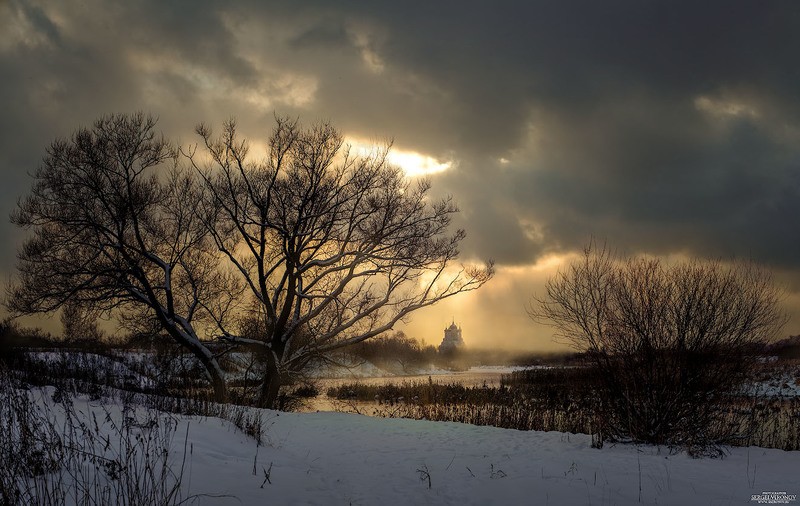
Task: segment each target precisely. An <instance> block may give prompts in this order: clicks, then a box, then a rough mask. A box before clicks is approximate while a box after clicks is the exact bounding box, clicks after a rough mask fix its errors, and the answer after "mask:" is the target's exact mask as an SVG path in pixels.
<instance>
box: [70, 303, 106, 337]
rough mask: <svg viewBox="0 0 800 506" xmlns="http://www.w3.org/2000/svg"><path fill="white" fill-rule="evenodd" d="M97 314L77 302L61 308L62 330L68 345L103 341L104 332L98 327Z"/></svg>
mask: <svg viewBox="0 0 800 506" xmlns="http://www.w3.org/2000/svg"><path fill="white" fill-rule="evenodd" d="M97 316H98V315H97V314H96V312H95V311H91V310H89V309H87V308H86V307H83V306H81V305H80V304H78V303H76V302H75V301H68V302H67V303H66V304H64V305H63V306H62V307H61V328H62V333H63V336H64V340H65V341H67V342H68V343H82V342H97V341H100V340H102V339H103V331H102V330H100V328H99V327H98V325H97Z"/></svg>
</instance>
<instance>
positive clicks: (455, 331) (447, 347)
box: [439, 320, 464, 353]
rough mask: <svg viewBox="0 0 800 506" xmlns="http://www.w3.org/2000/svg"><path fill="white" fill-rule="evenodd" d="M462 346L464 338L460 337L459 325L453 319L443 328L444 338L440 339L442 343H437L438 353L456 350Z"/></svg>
mask: <svg viewBox="0 0 800 506" xmlns="http://www.w3.org/2000/svg"><path fill="white" fill-rule="evenodd" d="M463 346H464V340H463V339H462V338H461V327H458V326H457V325H456V322H455V320H453V323H452V324H451V325H450V326H449V327H447V328H446V329H444V339H442V344H440V345H439V353H446V352H449V351H453V350H457V349H459V348H462V347H463Z"/></svg>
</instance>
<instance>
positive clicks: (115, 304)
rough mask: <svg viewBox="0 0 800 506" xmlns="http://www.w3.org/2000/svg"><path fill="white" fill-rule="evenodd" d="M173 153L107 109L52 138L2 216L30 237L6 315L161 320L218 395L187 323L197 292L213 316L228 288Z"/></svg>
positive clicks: (134, 120)
mask: <svg viewBox="0 0 800 506" xmlns="http://www.w3.org/2000/svg"><path fill="white" fill-rule="evenodd" d="M177 161H178V157H177V150H176V149H175V148H174V147H173V146H172V145H170V143H168V142H167V141H166V140H164V138H163V137H161V136H160V135H159V134H157V133H156V131H155V120H154V119H153V118H150V117H146V116H144V115H143V114H136V115H132V116H128V115H112V116H107V117H104V118H101V119H100V120H98V121H97V122H95V124H94V126H93V127H92V128H81V129H79V130H78V131H77V132H76V133H75V134H74V135H73V136H72V137H71V138H70V139H68V140H65V139H59V140H56V141H55V142H53V143H52V144H51V145H50V147H49V148H48V150H47V154H46V156H45V157H44V160H43V163H42V165H41V166H40V167H39V168H38V170H37V171H36V172H35V174H34V178H35V182H34V185H33V188H32V190H31V193H30V195H28V196H27V197H26V198H25V199H24V200H22V201H20V203H19V208H18V210H17V211H16V212H15V213H14V214H13V215H12V221H13V222H15V223H16V224H18V225H19V226H22V227H25V228H27V229H29V230H30V231H31V232H32V236H31V237H30V238H29V239H28V240H27V241H26V242H25V243H24V245H23V247H22V249H21V251H20V253H19V278H18V280H17V281H16V283H15V284H13V285H12V286H11V287H10V288H9V291H8V294H7V299H6V305H7V306H8V307H9V308H10V309H11V310H12V311H13V312H14V313H15V314H17V315H20V314H31V313H38V312H49V311H54V310H56V309H58V308H59V307H62V306H64V305H67V306H68V307H69V305H78V306H82V307H86V308H90V309H91V310H94V311H101V312H106V313H112V312H113V313H116V314H118V315H120V316H122V317H123V320H125V321H128V322H136V323H137V324H139V325H141V324H142V323H145V322H147V323H149V324H150V326H151V327H154V328H163V329H164V330H165V331H166V332H167V333H168V334H169V335H170V336H171V337H172V338H173V339H174V340H175V341H176V342H178V343H179V344H181V345H182V346H183V347H185V348H186V349H187V350H189V351H190V352H191V353H192V354H194V356H195V357H197V358H198V359H199V361H200V362H201V363H202V364H203V366H204V367H205V370H206V371H207V374H208V377H209V379H210V381H211V383H212V384H213V387H214V391H215V395H216V398H217V399H218V400H223V399H224V398H225V396H226V386H225V381H224V377H223V373H222V371H221V369H220V367H219V364H218V362H217V359H216V356H215V355H214V353H213V352H212V350H211V349H210V348H209V346H208V345H207V342H206V341H204V340H203V339H202V336H201V335H199V332H198V328H202V326H203V319H204V317H205V316H206V314H207V311H206V308H207V306H208V305H209V301H214V306H215V309H217V311H216V313H217V314H219V313H220V311H219V308H221V307H223V306H224V305H225V301H226V300H230V298H231V297H232V296H233V294H235V292H234V291H232V290H231V285H230V284H229V283H227V281H226V278H225V276H223V275H222V274H220V273H219V272H218V271H217V270H216V264H217V258H216V257H215V255H216V252H215V250H214V249H213V248H208V247H206V246H208V244H209V243H208V236H207V233H206V230H205V227H204V226H203V224H202V223H201V222H199V220H198V219H197V214H196V213H195V206H196V205H197V201H198V199H199V198H200V196H201V191H200V189H199V188H198V185H197V184H196V181H194V180H193V179H192V177H190V176H188V175H187V174H184V173H182V172H181V171H180V170H178V168H177ZM212 323H213V322H212ZM198 325H200V326H198Z"/></svg>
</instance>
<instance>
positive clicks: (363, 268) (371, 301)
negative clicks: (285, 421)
mask: <svg viewBox="0 0 800 506" xmlns="http://www.w3.org/2000/svg"><path fill="white" fill-rule="evenodd" d="M197 133H198V134H199V135H200V136H201V137H202V140H203V145H204V147H205V150H206V153H207V154H208V155H209V156H210V157H211V159H212V160H213V162H212V164H211V165H203V164H202V162H200V161H199V156H198V155H197V154H196V153H191V154H190V155H189V156H190V159H191V160H192V163H193V164H194V166H195V167H196V168H197V169H198V173H199V174H201V175H202V178H203V181H204V183H205V191H206V196H205V197H206V198H205V199H204V200H203V202H204V204H205V205H206V208H205V209H204V210H203V214H204V221H205V223H206V226H207V228H208V232H209V234H210V236H211V237H212V238H213V240H214V241H215V243H216V245H217V247H218V249H219V251H220V252H221V253H222V254H223V255H224V256H225V257H226V258H227V259H228V261H229V263H230V266H231V267H232V270H233V271H234V272H236V273H237V274H238V276H239V277H240V279H241V281H242V282H243V284H244V285H245V286H246V287H247V289H248V291H249V294H250V297H251V299H252V301H251V302H253V303H254V304H255V308H256V309H255V310H254V312H253V315H254V316H255V317H257V318H259V319H261V324H260V325H259V326H257V328H259V329H261V331H260V333H259V335H258V337H257V338H253V337H245V336H243V335H241V334H240V333H238V334H237V332H236V329H235V328H233V327H232V326H231V325H229V324H226V322H225V321H223V319H222V318H220V319H218V322H217V323H218V324H219V325H220V327H222V328H224V329H225V332H224V335H223V339H225V340H226V341H228V342H229V343H232V344H242V343H247V344H250V345H255V346H257V347H260V349H261V350H262V353H263V357H264V360H265V366H266V367H265V370H264V373H263V378H262V382H261V391H260V395H259V403H260V405H262V406H274V405H275V403H276V399H277V396H278V392H279V388H280V386H281V384H282V383H283V382H285V381H286V379H287V378H288V377H289V376H291V375H292V374H294V373H296V372H298V371H301V370H302V369H303V368H304V367H306V366H307V365H308V364H309V363H310V362H311V361H313V360H315V359H318V358H321V357H324V356H325V355H326V354H328V353H329V352H331V351H333V350H336V349H338V348H342V347H345V346H349V345H352V344H355V343H358V342H361V341H364V340H366V339H369V338H371V337H373V336H377V335H379V334H381V333H382V332H385V331H387V330H389V329H391V328H392V326H393V325H394V324H395V323H397V322H398V321H400V320H401V319H403V318H404V317H406V316H408V315H410V314H411V313H412V312H414V311H416V310H418V309H421V308H423V307H426V306H430V305H431V304H435V303H436V302H438V301H441V300H443V299H445V298H448V297H451V296H454V295H456V294H458V293H462V292H466V291H469V290H474V289H476V288H478V287H480V286H481V285H483V284H484V283H485V282H486V281H487V280H489V278H490V277H491V276H492V273H493V270H492V266H491V264H490V263H489V264H487V265H485V266H482V267H465V266H460V265H454V263H455V262H456V260H457V257H458V244H459V243H460V241H461V240H462V239H463V238H464V231H463V230H458V231H456V232H455V233H453V234H452V235H448V231H447V229H448V225H449V224H450V219H451V216H452V215H453V214H454V213H456V212H457V209H456V207H455V205H454V204H453V202H452V200H451V199H449V198H448V199H444V200H441V201H435V202H431V201H430V198H429V197H428V190H429V188H430V183H429V182H428V181H425V180H423V181H419V182H414V181H411V180H409V179H407V178H406V177H405V176H404V174H403V172H402V170H401V169H399V168H397V167H394V166H392V165H390V164H389V163H387V159H386V154H387V152H388V148H387V149H384V150H377V151H376V152H374V153H372V154H371V155H368V156H354V155H353V153H351V152H350V150H349V149H348V147H347V146H345V145H344V143H343V138H342V135H341V134H340V133H339V132H338V131H336V130H335V129H334V128H333V127H332V126H330V125H328V124H320V125H316V126H314V127H312V128H309V129H303V128H301V127H300V126H299V125H298V123H297V122H296V121H290V120H287V119H284V118H276V125H275V129H274V132H273V133H272V135H271V137H270V138H269V146H268V153H267V156H266V159H265V160H264V161H263V162H260V163H256V162H252V161H250V159H249V158H248V156H247V155H248V144H247V142H246V141H243V140H240V139H239V138H238V137H237V134H236V127H235V124H234V122H232V121H231V122H228V123H227V124H225V126H224V129H223V132H222V135H221V136H220V137H218V138H215V137H213V136H212V133H211V131H210V130H209V129H208V128H207V127H205V126H203V125H201V126H199V127H198V128H197ZM251 328H252V326H251Z"/></svg>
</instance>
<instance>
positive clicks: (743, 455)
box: [37, 393, 800, 506]
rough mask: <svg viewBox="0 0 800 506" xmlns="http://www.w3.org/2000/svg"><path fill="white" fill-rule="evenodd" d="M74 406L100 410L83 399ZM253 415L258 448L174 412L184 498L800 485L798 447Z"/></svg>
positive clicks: (663, 497) (709, 496)
mask: <svg viewBox="0 0 800 506" xmlns="http://www.w3.org/2000/svg"><path fill="white" fill-rule="evenodd" d="M51 397H52V396H51V395H50V393H46V394H45V395H41V396H37V398H38V399H39V401H38V402H40V403H51V402H52V400H51ZM75 408H76V410H77V411H79V412H81V413H86V414H87V417H88V416H89V415H88V414H89V413H91V412H95V413H96V415H97V416H98V417H101V416H108V415H107V414H104V413H105V411H103V406H102V405H101V404H100V403H99V402H93V401H92V402H90V401H88V400H87V399H86V398H83V397H80V398H78V399H76V400H75ZM106 409H109V411H110V412H111V413H112V414H113V413H115V412H116V413H119V412H120V410H121V407H120V406H118V405H114V404H112V405H111V406H110V408H109V406H108V405H106ZM117 416H118V415H117ZM263 419H264V422H263V423H264V426H265V429H266V434H267V440H268V441H267V443H266V445H265V446H262V447H257V445H256V443H255V441H254V440H253V439H251V438H250V437H248V436H246V435H245V434H243V433H241V432H240V431H239V430H238V429H236V428H235V427H234V426H233V425H232V424H231V423H230V422H227V421H224V420H221V419H218V418H210V417H208V418H200V417H179V419H178V424H177V427H178V428H177V430H176V432H175V434H174V438H173V440H172V450H171V458H172V459H174V460H175V462H176V463H179V462H180V461H181V459H182V458H183V450H184V438H185V436H186V432H187V430H188V441H187V443H188V444H187V445H186V448H187V450H188V451H189V452H190V454H189V455H187V457H186V458H187V460H186V464H185V470H184V475H183V480H182V482H183V488H184V497H185V496H186V494H198V495H197V496H196V498H195V502H194V503H195V504H206V505H215V504H220V505H226V504H230V505H240V504H244V505H250V504H253V505H261V504H271V505H283V504H286V505H351V504H352V505H381V506H392V505H417V504H419V505H451V504H452V505H470V504H474V505H517V504H541V505H547V504H550V505H582V504H584V505H614V504H617V505H626V504H631V505H634V504H659V505H668V504H674V505H687V504H704V505H720V504H756V503H757V502H756V501H751V498H752V496H753V495H758V494H762V493H764V492H786V493H787V494H799V493H800V474H799V473H800V452H784V451H780V450H765V449H760V448H733V449H731V450H730V454H729V455H728V456H727V457H726V458H723V459H694V458H691V457H689V456H687V455H685V454H676V455H671V454H670V452H669V451H667V449H664V448H655V447H649V446H632V445H617V446H609V445H606V447H605V448H603V449H601V450H598V449H593V448H591V447H590V438H589V436H585V435H572V434H564V433H556V432H550V433H545V432H520V431H515V430H506V429H498V428H493V427H477V426H471V425H463V424H457V423H441V422H428V421H413V420H403V419H380V418H370V417H365V416H360V415H350V414H343V413H330V412H326V413H278V412H273V411H266V412H265V413H264V417H263ZM112 440H113V438H112ZM267 470H268V471H269V481H266V480H265V471H267ZM202 494H209V495H202Z"/></svg>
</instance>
